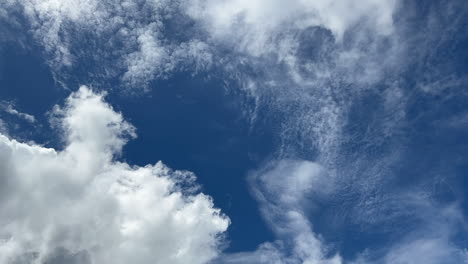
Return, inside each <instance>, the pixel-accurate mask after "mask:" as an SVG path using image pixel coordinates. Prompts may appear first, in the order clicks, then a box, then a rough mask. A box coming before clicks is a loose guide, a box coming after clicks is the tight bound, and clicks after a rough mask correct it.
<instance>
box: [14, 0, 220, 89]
mask: <svg viewBox="0 0 468 264" xmlns="http://www.w3.org/2000/svg"><path fill="white" fill-rule="evenodd" d="M5 1H6V2H5V5H6V7H5V12H6V13H8V10H13V8H16V9H18V7H19V9H21V10H22V11H23V12H22V13H23V15H24V19H26V20H27V21H28V22H29V27H30V29H31V32H32V33H33V36H34V37H35V39H36V40H37V41H38V42H39V43H40V44H41V46H43V48H44V49H45V51H46V54H47V55H48V63H49V65H50V66H51V68H52V70H53V71H54V73H55V76H56V78H58V80H59V81H62V82H64V81H66V79H65V80H64V78H65V77H64V75H66V74H65V73H68V72H70V71H73V70H76V69H79V68H80V67H81V64H90V63H89V62H90V61H91V62H94V63H92V64H90V65H93V66H92V68H91V69H90V68H87V69H86V70H88V71H90V70H91V71H93V72H90V73H87V74H86V77H87V78H88V79H86V80H81V81H82V82H87V83H89V82H92V81H95V82H96V81H101V80H102V79H105V80H106V81H108V80H109V79H111V78H120V79H121V82H122V83H124V84H126V85H128V86H131V87H133V88H135V87H139V88H141V87H143V88H144V87H145V86H146V85H147V84H148V82H150V81H151V80H154V79H155V78H161V77H164V76H166V75H167V74H168V73H170V72H172V71H173V70H174V69H175V68H178V69H181V68H184V67H185V65H191V66H192V67H190V69H192V68H195V71H196V69H203V68H206V67H208V66H209V65H210V63H211V55H210V53H209V52H208V49H209V48H208V47H207V46H206V44H205V43H204V42H203V41H202V40H200V39H198V38H184V37H183V36H181V37H175V36H174V35H176V34H177V33H173V32H169V31H168V30H167V28H166V27H167V25H166V24H167V23H168V22H171V21H173V20H177V19H176V18H173V16H175V17H176V16H177V13H178V9H179V4H180V3H179V1H167V0H156V1H137V0H126V1H96V0H86V1H77V0H66V1H57V0H46V1H36V0H30V1H17V0H5ZM9 15H10V16H11V17H15V15H13V14H9ZM5 22H6V23H8V21H5ZM178 23H179V21H178V20H177V21H174V23H173V24H174V25H173V26H174V27H175V28H172V30H174V32H175V31H180V30H181V29H180V28H177V27H182V26H183V25H178ZM171 38H172V39H171ZM69 78H71V77H69ZM64 83H65V82H64Z"/></svg>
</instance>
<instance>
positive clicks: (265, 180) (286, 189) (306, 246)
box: [220, 160, 342, 264]
mask: <svg viewBox="0 0 468 264" xmlns="http://www.w3.org/2000/svg"><path fill="white" fill-rule="evenodd" d="M329 177H330V176H329V175H327V174H326V173H325V171H324V170H323V168H322V167H321V166H320V165H318V164H316V163H313V162H309V161H292V160H281V161H278V162H275V163H272V164H270V165H268V166H266V167H265V168H264V169H262V170H260V171H258V172H256V173H254V174H252V175H251V177H250V183H251V186H252V188H253V189H252V191H253V194H254V196H255V198H256V199H257V201H258V202H259V205H260V211H261V213H262V215H263V217H264V219H265V221H266V222H267V223H268V224H269V226H270V227H271V229H272V230H273V232H274V233H275V235H276V236H277V239H278V241H277V242H276V243H273V244H272V243H264V244H262V245H261V246H260V247H259V249H258V250H257V251H255V252H245V253H238V254H232V255H225V256H224V257H223V258H222V259H221V260H220V263H278V264H282V263H303V264H319V263H322V264H339V263H342V260H341V257H340V256H339V255H334V256H333V255H332V256H331V257H327V256H329V253H331V252H328V251H327V247H326V246H324V244H323V242H322V241H321V239H320V238H319V236H317V235H316V234H315V233H314V231H313V226H312V223H311V222H310V221H309V219H308V216H307V214H308V213H309V212H310V210H311V209H313V199H311V198H312V197H314V196H315V197H318V196H321V195H326V194H328V193H329V192H331V190H332V188H333V185H332V184H331V183H332V182H333V179H331V178H329Z"/></svg>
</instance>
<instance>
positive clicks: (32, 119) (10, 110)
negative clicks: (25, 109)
mask: <svg viewBox="0 0 468 264" xmlns="http://www.w3.org/2000/svg"><path fill="white" fill-rule="evenodd" d="M1 107H2V108H3V110H4V111H5V112H7V113H9V114H11V115H14V116H17V117H19V118H21V119H24V120H26V121H28V122H30V123H34V122H36V118H35V117H34V116H33V115H30V114H26V113H22V112H20V111H18V110H17V109H15V107H14V105H13V104H12V103H10V102H4V103H2V104H1Z"/></svg>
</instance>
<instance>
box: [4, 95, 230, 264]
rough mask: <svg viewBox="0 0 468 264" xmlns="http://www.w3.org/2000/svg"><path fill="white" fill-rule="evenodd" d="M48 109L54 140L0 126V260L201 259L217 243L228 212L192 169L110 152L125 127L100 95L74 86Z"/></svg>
mask: <svg viewBox="0 0 468 264" xmlns="http://www.w3.org/2000/svg"><path fill="white" fill-rule="evenodd" d="M54 117H55V118H54V120H55V121H54V122H56V124H57V126H58V127H60V128H61V129H62V130H63V137H64V138H63V140H64V141H65V147H64V149H63V150H54V149H50V148H45V147H42V146H39V145H28V144H24V143H20V142H17V141H15V140H14V139H10V138H7V137H6V136H4V135H0V171H1V172H2V173H1V175H0V182H1V184H0V238H1V240H0V262H1V263H63V262H60V261H59V260H60V259H62V261H65V260H66V259H68V262H67V263H79V264H86V263H122V264H124V263H139V264H144V263H181V264H182V263H206V262H208V261H209V260H210V259H212V258H213V257H215V256H216V255H217V254H218V253H219V247H220V246H221V243H222V233H223V232H224V231H225V230H226V229H227V226H228V224H229V220H228V218H226V217H225V216H223V215H222V214H221V213H220V211H219V209H216V208H214V207H213V202H212V200H211V198H210V197H209V196H206V195H204V194H201V193H197V185H196V184H195V183H194V181H195V176H194V175H193V174H192V173H190V172H186V171H173V170H171V169H169V168H168V167H166V166H165V165H164V164H163V163H161V162H158V163H156V164H154V165H147V166H145V167H137V166H132V165H129V164H126V163H123V162H119V161H116V160H115V158H116V156H118V155H119V153H120V151H121V150H122V147H123V146H124V144H125V143H126V142H127V139H129V138H131V137H134V136H135V129H134V128H133V127H132V126H131V125H130V124H129V123H127V122H125V121H124V120H123V117H122V115H121V114H119V113H116V112H115V111H114V110H113V109H112V108H111V107H110V106H109V105H108V104H106V103H105V102H104V101H103V96H102V95H100V94H95V93H93V92H92V91H91V90H90V89H88V88H86V87H81V88H80V89H79V90H78V91H77V92H75V93H73V94H72V95H71V96H70V97H69V98H68V99H67V101H66V104H65V106H64V107H56V108H55V109H54ZM64 259H65V260H64Z"/></svg>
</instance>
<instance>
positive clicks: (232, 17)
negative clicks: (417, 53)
mask: <svg viewBox="0 0 468 264" xmlns="http://www.w3.org/2000/svg"><path fill="white" fill-rule="evenodd" d="M395 4H396V0H391V1H378V0H366V1H356V0H346V1H336V0H320V1H304V0H293V1H288V2H285V1H281V0H274V1H267V0H255V1H248V0H235V1H226V0H222V1H215V0H197V1H190V2H188V4H187V9H186V12H187V13H188V14H189V15H190V16H191V17H193V18H194V19H196V20H200V21H202V23H204V24H205V28H207V29H208V31H209V32H210V33H211V34H212V35H213V37H215V38H220V39H230V41H233V42H234V43H235V44H236V45H237V44H239V45H240V47H241V48H242V49H243V50H247V51H249V52H250V53H251V54H254V55H259V54H263V53H266V52H271V51H272V48H274V47H272V46H271V45H270V44H271V43H275V42H277V41H278V38H281V37H284V35H285V34H288V32H295V31H297V30H300V29H305V28H307V27H313V26H321V27H324V28H327V29H330V30H331V31H332V32H333V33H334V35H335V37H336V39H337V40H341V39H342V38H343V35H344V33H345V32H346V31H347V30H348V29H350V28H352V27H353V26H355V25H356V24H357V23H359V22H363V21H364V22H366V25H368V26H369V27H372V29H373V30H374V31H376V32H378V33H380V34H383V35H388V34H390V33H391V32H392V30H393V20H392V15H393V10H394V8H395Z"/></svg>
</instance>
